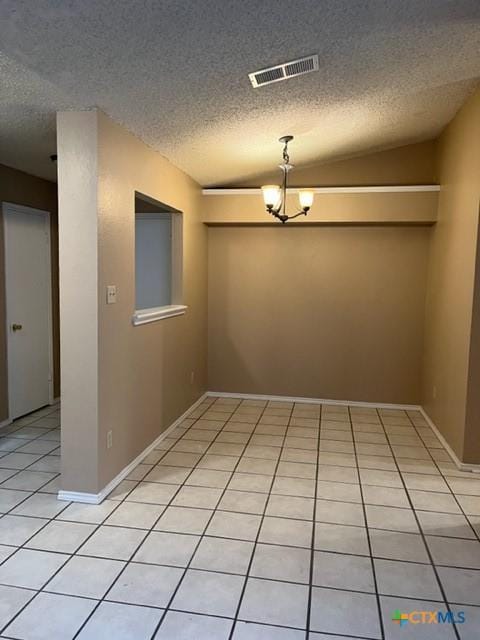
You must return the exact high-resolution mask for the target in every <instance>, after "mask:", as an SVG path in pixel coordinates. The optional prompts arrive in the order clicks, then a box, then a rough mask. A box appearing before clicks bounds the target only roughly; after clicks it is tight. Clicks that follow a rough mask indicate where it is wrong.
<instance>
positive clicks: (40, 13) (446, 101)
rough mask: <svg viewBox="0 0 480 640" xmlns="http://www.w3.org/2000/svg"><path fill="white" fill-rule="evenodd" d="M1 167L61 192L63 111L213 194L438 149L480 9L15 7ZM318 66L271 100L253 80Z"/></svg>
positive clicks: (397, 5)
mask: <svg viewBox="0 0 480 640" xmlns="http://www.w3.org/2000/svg"><path fill="white" fill-rule="evenodd" d="M0 22H1V27H0V74H1V78H2V80H1V82H2V86H1V91H0V163H4V164H7V165H10V166H14V167H17V168H21V169H23V170H25V171H28V172H31V173H33V174H37V175H40V176H43V177H48V178H51V179H53V178H54V176H55V168H54V167H53V166H52V165H51V163H50V161H49V159H48V156H49V154H51V153H53V152H54V151H55V112H56V111H57V110H64V109H84V108H91V107H93V106H96V107H99V108H100V109H102V110H103V111H105V112H106V113H107V114H109V115H110V116H111V117H112V118H113V119H114V120H116V121H118V122H120V123H121V124H123V125H124V126H125V127H127V128H128V129H129V130H130V131H132V132H133V133H134V134H136V135H137V136H139V137H140V138H141V139H142V140H144V141H145V142H146V143H147V144H149V145H151V146H152V147H153V148H155V149H157V150H158V151H159V152H160V153H162V154H163V155H165V156H166V157H167V158H168V159H169V160H170V161H171V162H173V163H174V164H175V165H177V166H178V167H180V168H182V169H183V170H185V171H186V172H187V173H189V174H190V175H191V176H193V177H194V178H195V179H196V180H198V181H199V182H200V183H201V184H203V185H205V186H211V185H228V184H231V185H233V184H235V182H236V181H237V182H238V181H240V180H245V179H248V178H249V177H251V176H253V175H255V174H258V173H261V172H264V171H266V170H269V169H270V168H271V166H272V163H276V162H277V160H278V156H279V145H278V142H277V138H278V137H279V136H280V135H282V134H285V133H292V134H294V135H295V136H296V140H295V142H294V144H293V145H292V149H291V150H292V158H293V160H294V162H295V163H296V164H297V165H305V164H310V163H313V162H321V161H327V160H332V159H335V158H340V157H348V156H349V155H353V154H358V153H362V152H369V151H372V150H378V149H383V148H389V147H394V146H399V145H402V144H406V143H410V142H413V141H418V140H424V139H428V138H432V137H434V136H436V135H437V134H438V133H439V132H440V131H441V129H442V128H443V127H444V126H445V125H446V124H447V122H448V121H449V120H450V119H451V118H452V117H453V115H454V114H455V112H456V111H457V110H458V108H459V107H460V105H461V104H462V102H463V101H464V100H465V98H466V97H467V95H468V94H469V93H470V92H471V91H472V89H473V88H474V87H475V86H476V85H477V84H478V79H479V76H480V56H479V51H480V28H479V27H480V2H478V0H455V1H454V2H452V1H451V0H421V1H420V2H419V0H382V1H379V0H362V1H357V0H295V1H294V2H292V0H263V1H261V2H259V1H258V0H242V1H241V2H239V1H238V0H202V2H198V0H190V1H187V0H162V1H161V2H144V1H140V0H116V1H115V2H112V1H111V0H96V1H95V2H90V1H88V2H73V1H66V0H35V2H33V1H32V0H28V1H25V0H23V1H22V0H3V1H2V3H1V5H0ZM310 53H318V54H319V60H320V71H319V72H317V73H312V74H310V75H307V76H304V77H300V78H295V79H293V80H291V81H287V82H284V83H278V84H273V85H270V86H268V87H263V88H260V89H253V88H252V87H251V86H250V82H249V80H248V77H247V74H248V73H249V72H251V71H254V70H256V69H260V68H263V67H266V66H270V65H274V64H277V63H280V62H285V61H287V60H290V59H294V58H297V57H300V56H303V55H306V54H310Z"/></svg>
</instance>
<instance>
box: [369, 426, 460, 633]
mask: <svg viewBox="0 0 480 640" xmlns="http://www.w3.org/2000/svg"><path fill="white" fill-rule="evenodd" d="M407 415H408V414H407ZM381 417H382V416H380V418H381ZM409 419H410V417H409ZM410 421H411V420H410ZM412 424H413V423H412ZM385 433H386V432H385ZM386 435H387V440H388V441H389V443H390V440H389V436H388V434H387V433H386ZM392 452H393V449H392ZM395 464H396V465H397V467H398V464H397V460H396V459H395ZM397 470H398V471H399V473H400V478H401V482H402V485H403V489H404V491H405V493H406V496H407V500H408V502H409V504H410V507H411V510H412V513H413V517H414V518H415V522H416V524H417V527H418V530H419V532H420V535H421V537H422V541H423V544H424V545H425V549H426V551H427V554H428V557H429V559H430V565H431V567H432V570H433V572H434V574H435V578H436V580H437V585H438V587H439V589H440V593H441V594H442V598H443V600H444V603H445V606H446V608H447V610H448V611H449V612H450V613H452V611H451V608H450V604H449V602H448V600H447V596H446V594H445V590H444V588H443V584H442V582H441V580H440V576H439V574H438V570H437V567H436V565H435V563H434V561H433V556H432V553H431V551H430V547H429V546H428V543H427V539H426V537H425V533H424V531H423V529H422V527H421V525H420V520H419V519H418V516H417V513H416V511H415V508H414V505H413V501H412V499H411V496H410V493H409V491H408V489H407V485H406V483H405V479H404V477H403V475H402V473H401V472H400V468H399V467H398V469H397ZM452 626H453V630H454V633H455V636H456V638H457V640H461V638H460V634H459V632H458V629H457V627H456V625H455V624H454V625H452Z"/></svg>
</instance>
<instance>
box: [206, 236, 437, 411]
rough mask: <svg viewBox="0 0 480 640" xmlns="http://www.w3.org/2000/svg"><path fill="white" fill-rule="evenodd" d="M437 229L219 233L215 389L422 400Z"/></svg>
mask: <svg viewBox="0 0 480 640" xmlns="http://www.w3.org/2000/svg"><path fill="white" fill-rule="evenodd" d="M429 234H430V228H427V227H351V226H338V227H301V226H298V227H280V226H277V227H256V228H252V227H250V228H249V227H235V226H233V227H210V228H209V388H210V389H212V390H215V391H235V392H245V393H265V394H286V395H293V396H307V397H315V398H331V399H338V400H361V401H372V402H400V403H417V402H419V400H420V396H421V356H422V346H423V319H424V304H425V280H426V270H427V256H428V243H429Z"/></svg>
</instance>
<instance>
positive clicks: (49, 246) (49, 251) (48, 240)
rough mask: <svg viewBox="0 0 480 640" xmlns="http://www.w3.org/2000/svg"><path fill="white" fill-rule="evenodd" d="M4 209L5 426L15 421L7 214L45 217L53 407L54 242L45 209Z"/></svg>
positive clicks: (51, 399) (50, 400)
mask: <svg viewBox="0 0 480 640" xmlns="http://www.w3.org/2000/svg"><path fill="white" fill-rule="evenodd" d="M0 204H1V209H2V218H3V247H4V249H3V256H4V265H5V269H4V271H5V276H4V277H5V328H6V334H5V335H6V340H7V394H8V419H7V421H6V422H5V423H3V424H10V423H11V422H12V421H13V420H12V418H11V413H10V407H11V384H10V378H11V371H10V366H9V362H10V350H11V347H10V339H9V332H10V322H11V319H10V316H9V308H8V299H9V291H10V288H11V283H10V282H9V273H8V252H9V248H8V242H7V240H8V223H7V215H6V214H7V212H8V213H15V212H17V213H24V214H30V215H40V216H43V217H44V220H45V238H46V246H47V269H48V273H49V276H50V277H49V278H48V282H47V296H48V304H47V316H48V317H47V322H48V368H49V372H48V404H50V405H52V404H53V403H54V397H53V309H52V241H51V229H50V222H51V216H50V211H44V210H43V209H35V208H33V207H26V206H24V205H20V204H15V203H13V202H1V203H0Z"/></svg>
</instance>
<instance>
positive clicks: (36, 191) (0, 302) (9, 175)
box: [0, 165, 60, 422]
mask: <svg viewBox="0 0 480 640" xmlns="http://www.w3.org/2000/svg"><path fill="white" fill-rule="evenodd" d="M2 202H13V203H15V204H21V205H23V206H26V207H32V208H34V209H43V210H44V211H49V212H50V214H51V215H50V220H51V244H52V307H53V351H54V354H53V355H54V372H53V374H54V395H55V396H56V397H57V396H58V395H59V394H60V369H59V368H60V350H59V313H58V222H57V187H56V185H55V184H53V183H52V182H49V181H48V180H43V179H42V178H36V177H35V176H31V175H29V174H28V173H23V172H22V171H17V170H16V169H11V168H10V167H5V166H3V165H0V318H2V321H1V322H0V422H2V421H3V420H5V419H6V418H7V417H8V388H7V343H6V333H5V322H4V321H3V319H4V318H5V270H4V269H5V263H4V250H3V220H2V211H1V203H2Z"/></svg>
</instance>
